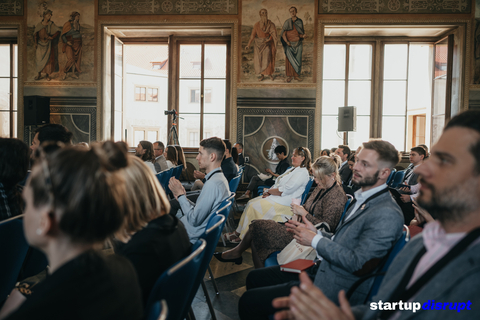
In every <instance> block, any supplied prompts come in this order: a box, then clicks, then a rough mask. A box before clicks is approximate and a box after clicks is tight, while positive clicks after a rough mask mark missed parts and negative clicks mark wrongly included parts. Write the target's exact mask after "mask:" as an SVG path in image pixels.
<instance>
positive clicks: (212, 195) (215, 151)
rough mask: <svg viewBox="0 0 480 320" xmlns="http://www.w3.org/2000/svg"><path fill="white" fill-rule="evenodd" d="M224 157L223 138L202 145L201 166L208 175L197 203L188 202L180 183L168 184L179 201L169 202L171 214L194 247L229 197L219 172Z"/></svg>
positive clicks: (220, 171)
mask: <svg viewBox="0 0 480 320" xmlns="http://www.w3.org/2000/svg"><path fill="white" fill-rule="evenodd" d="M224 154H225V143H223V141H222V140H221V139H220V138H217V137H212V138H208V139H204V140H202V141H201V142H200V148H199V149H198V155H197V161H198V166H199V168H200V169H204V170H205V172H206V173H207V175H206V176H205V180H206V182H205V185H204V186H203V188H202V191H201V192H200V195H199V196H198V199H197V201H196V203H193V202H192V201H190V200H189V199H187V197H186V191H185V188H184V187H183V186H182V183H181V182H180V181H178V180H177V179H175V178H173V177H172V178H171V179H170V182H169V184H168V187H169V188H170V190H171V191H172V193H173V196H174V197H175V199H176V200H172V201H171V202H170V204H171V209H170V214H173V215H176V216H177V217H178V218H179V219H180V221H182V222H183V224H184V225H185V228H186V229H187V233H188V236H189V238H190V242H191V243H195V242H196V241H197V240H198V238H199V237H200V236H201V235H202V234H203V232H204V231H205V227H206V226H207V223H208V219H209V218H210V216H211V215H212V214H215V211H216V210H218V209H219V206H220V204H221V203H222V201H223V200H224V199H226V198H227V197H228V196H229V195H230V190H229V187H228V182H227V179H225V176H224V175H223V174H222V169H221V168H220V165H221V163H222V159H223V155H224Z"/></svg>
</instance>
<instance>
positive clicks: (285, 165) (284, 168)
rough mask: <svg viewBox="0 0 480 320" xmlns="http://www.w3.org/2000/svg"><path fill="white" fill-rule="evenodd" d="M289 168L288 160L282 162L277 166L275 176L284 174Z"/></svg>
mask: <svg viewBox="0 0 480 320" xmlns="http://www.w3.org/2000/svg"><path fill="white" fill-rule="evenodd" d="M289 167H290V164H289V163H288V158H285V159H283V160H280V162H279V163H278V164H277V167H276V168H275V174H284V173H285V171H287V169H288V168H289Z"/></svg>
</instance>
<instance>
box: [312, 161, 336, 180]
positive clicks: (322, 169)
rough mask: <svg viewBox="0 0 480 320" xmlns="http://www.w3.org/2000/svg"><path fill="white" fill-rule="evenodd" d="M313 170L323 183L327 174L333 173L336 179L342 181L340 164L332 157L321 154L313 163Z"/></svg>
mask: <svg viewBox="0 0 480 320" xmlns="http://www.w3.org/2000/svg"><path fill="white" fill-rule="evenodd" d="M337 157H338V156H337ZM339 158H340V157H339ZM312 172H313V175H314V176H315V177H316V178H317V179H318V180H320V181H322V183H323V184H325V176H328V175H331V174H332V173H335V180H336V181H337V182H338V183H341V180H340V175H339V174H338V165H337V163H336V161H335V159H333V158H331V157H327V156H321V157H319V158H317V160H315V162H314V163H313V165H312Z"/></svg>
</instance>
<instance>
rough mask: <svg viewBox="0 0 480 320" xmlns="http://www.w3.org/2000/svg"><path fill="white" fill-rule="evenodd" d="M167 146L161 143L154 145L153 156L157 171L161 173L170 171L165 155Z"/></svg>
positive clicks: (157, 142)
mask: <svg viewBox="0 0 480 320" xmlns="http://www.w3.org/2000/svg"><path fill="white" fill-rule="evenodd" d="M164 150H165V145H164V144H163V142H161V141H155V142H154V143H153V155H154V157H155V163H154V166H155V171H157V172H160V171H163V170H167V169H168V165H167V159H165V156H164V155H163V151H164Z"/></svg>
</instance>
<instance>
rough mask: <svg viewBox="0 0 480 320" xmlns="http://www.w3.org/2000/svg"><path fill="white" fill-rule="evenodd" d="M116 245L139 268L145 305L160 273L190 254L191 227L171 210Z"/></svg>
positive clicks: (119, 252) (118, 251) (118, 250)
mask: <svg viewBox="0 0 480 320" xmlns="http://www.w3.org/2000/svg"><path fill="white" fill-rule="evenodd" d="M115 247H116V249H115V252H116V253H117V254H119V255H122V256H124V257H126V258H127V259H129V260H130V261H131V262H132V264H133V266H134V268H135V270H136V271H137V274H138V280H139V283H140V287H141V290H142V295H143V302H144V305H145V304H146V302H147V300H148V296H149V295H150V292H151V291H152V288H153V286H154V284H155V282H156V281H157V279H158V278H159V277H160V275H161V274H162V273H163V272H164V271H165V270H167V269H168V268H169V267H171V266H172V265H173V264H174V263H175V262H177V261H179V260H181V259H183V258H185V257H186V256H188V255H189V254H190V240H189V238H188V234H187V231H186V230H185V227H184V226H183V223H182V222H181V221H180V220H178V219H177V218H176V217H175V216H173V215H170V214H166V215H163V216H161V217H160V218H157V219H155V220H152V221H150V223H149V224H148V225H147V226H146V227H145V228H143V229H142V230H140V231H138V232H137V233H135V234H134V235H133V237H132V239H130V241H129V242H128V243H126V244H124V243H117V244H116V245H115Z"/></svg>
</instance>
